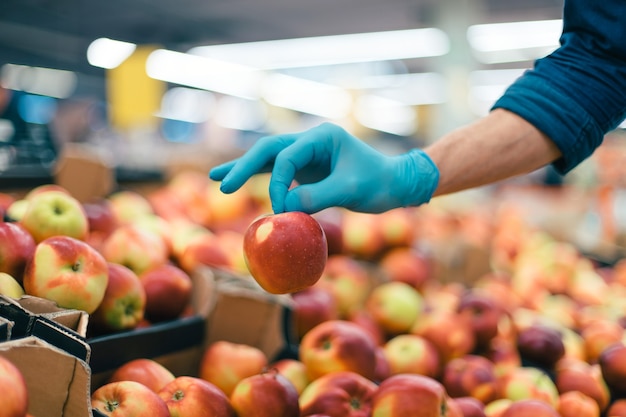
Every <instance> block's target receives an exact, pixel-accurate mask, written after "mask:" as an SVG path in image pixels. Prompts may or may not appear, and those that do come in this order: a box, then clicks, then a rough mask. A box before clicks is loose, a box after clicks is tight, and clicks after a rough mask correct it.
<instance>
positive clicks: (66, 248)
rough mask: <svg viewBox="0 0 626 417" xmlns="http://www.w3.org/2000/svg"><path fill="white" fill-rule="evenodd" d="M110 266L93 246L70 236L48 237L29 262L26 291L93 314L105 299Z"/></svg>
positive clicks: (26, 271)
mask: <svg viewBox="0 0 626 417" xmlns="http://www.w3.org/2000/svg"><path fill="white" fill-rule="evenodd" d="M108 281H109V267H108V265H107V262H106V260H105V259H104V257H103V256H102V255H101V254H100V253H99V252H98V251H97V250H95V249H94V248H93V247H91V246H90V245H88V244H87V243H85V242H83V241H82V240H78V239H75V238H73V237H69V236H53V237H49V238H47V239H45V240H43V241H42V242H40V243H38V244H37V247H36V248H35V253H34V254H33V256H32V257H31V258H30V260H29V261H28V263H27V264H26V270H25V271H24V290H25V292H26V293H27V294H29V295H34V296H36V297H41V298H46V299H48V300H52V301H54V302H56V303H57V304H58V306H59V307H63V308H69V309H77V310H84V311H86V312H87V313H89V314H91V313H93V312H94V311H95V310H96V309H97V308H98V306H99V305H100V303H101V302H102V299H103V298H104V294H105V292H106V288H107V284H108Z"/></svg>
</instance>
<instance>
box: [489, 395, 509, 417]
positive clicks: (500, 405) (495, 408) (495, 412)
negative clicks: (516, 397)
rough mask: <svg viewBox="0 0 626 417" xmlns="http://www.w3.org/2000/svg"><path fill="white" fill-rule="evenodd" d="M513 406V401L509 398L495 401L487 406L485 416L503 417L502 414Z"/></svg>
mask: <svg viewBox="0 0 626 417" xmlns="http://www.w3.org/2000/svg"><path fill="white" fill-rule="evenodd" d="M511 404H513V401H512V400H510V399H508V398H498V399H497V400H495V401H492V402H490V403H488V404H485V416H486V417H502V414H503V413H504V412H505V411H506V409H507V408H509V406H510V405H511Z"/></svg>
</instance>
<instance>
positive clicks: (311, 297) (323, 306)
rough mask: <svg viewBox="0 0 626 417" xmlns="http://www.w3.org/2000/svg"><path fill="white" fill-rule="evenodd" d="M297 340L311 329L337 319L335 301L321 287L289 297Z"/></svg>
mask: <svg viewBox="0 0 626 417" xmlns="http://www.w3.org/2000/svg"><path fill="white" fill-rule="evenodd" d="M291 297H292V299H293V314H294V319H295V326H296V334H297V336H298V340H300V339H302V337H303V336H304V335H305V334H306V333H307V332H308V331H309V330H311V329H312V328H313V327H315V326H317V325H318V324H320V323H323V322H325V321H328V320H337V319H338V318H339V308H338V306H337V300H336V299H335V297H334V296H333V294H332V293H331V292H330V291H329V290H327V289H324V288H321V287H315V286H313V287H309V288H305V289H303V290H301V291H298V292H295V293H293V294H292V295H291Z"/></svg>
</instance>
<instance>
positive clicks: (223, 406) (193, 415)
mask: <svg viewBox="0 0 626 417" xmlns="http://www.w3.org/2000/svg"><path fill="white" fill-rule="evenodd" d="M158 394H159V397H161V399H163V401H165V404H167V408H168V409H169V411H170V414H171V415H172V417H183V416H184V417H205V416H210V417H234V416H235V412H234V410H233V407H232V405H231V404H230V401H229V400H228V397H227V396H226V394H224V393H223V392H222V390H220V389H219V388H218V387H216V386H215V385H213V384H211V383H210V382H208V381H205V380H204V379H201V378H197V377H192V376H179V377H177V378H175V379H174V380H172V381H171V382H169V383H168V384H166V385H165V386H164V387H163V388H161V389H160V390H159V391H158Z"/></svg>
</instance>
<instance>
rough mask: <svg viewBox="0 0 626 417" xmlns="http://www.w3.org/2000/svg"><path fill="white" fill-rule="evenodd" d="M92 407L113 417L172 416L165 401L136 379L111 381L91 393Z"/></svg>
mask: <svg viewBox="0 0 626 417" xmlns="http://www.w3.org/2000/svg"><path fill="white" fill-rule="evenodd" d="M91 407H92V408H93V409H94V410H98V411H99V412H100V413H102V414H104V415H105V416H111V417H118V416H119V417H122V416H123V417H171V416H170V411H169V410H168V408H167V404H165V401H163V400H162V399H161V397H159V395H158V394H157V393H156V392H154V391H152V390H151V389H150V388H148V387H146V386H145V385H143V384H141V383H139V382H135V381H120V382H111V383H108V384H105V385H103V386H101V387H100V388H98V389H96V390H95V391H94V392H93V394H91Z"/></svg>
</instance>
